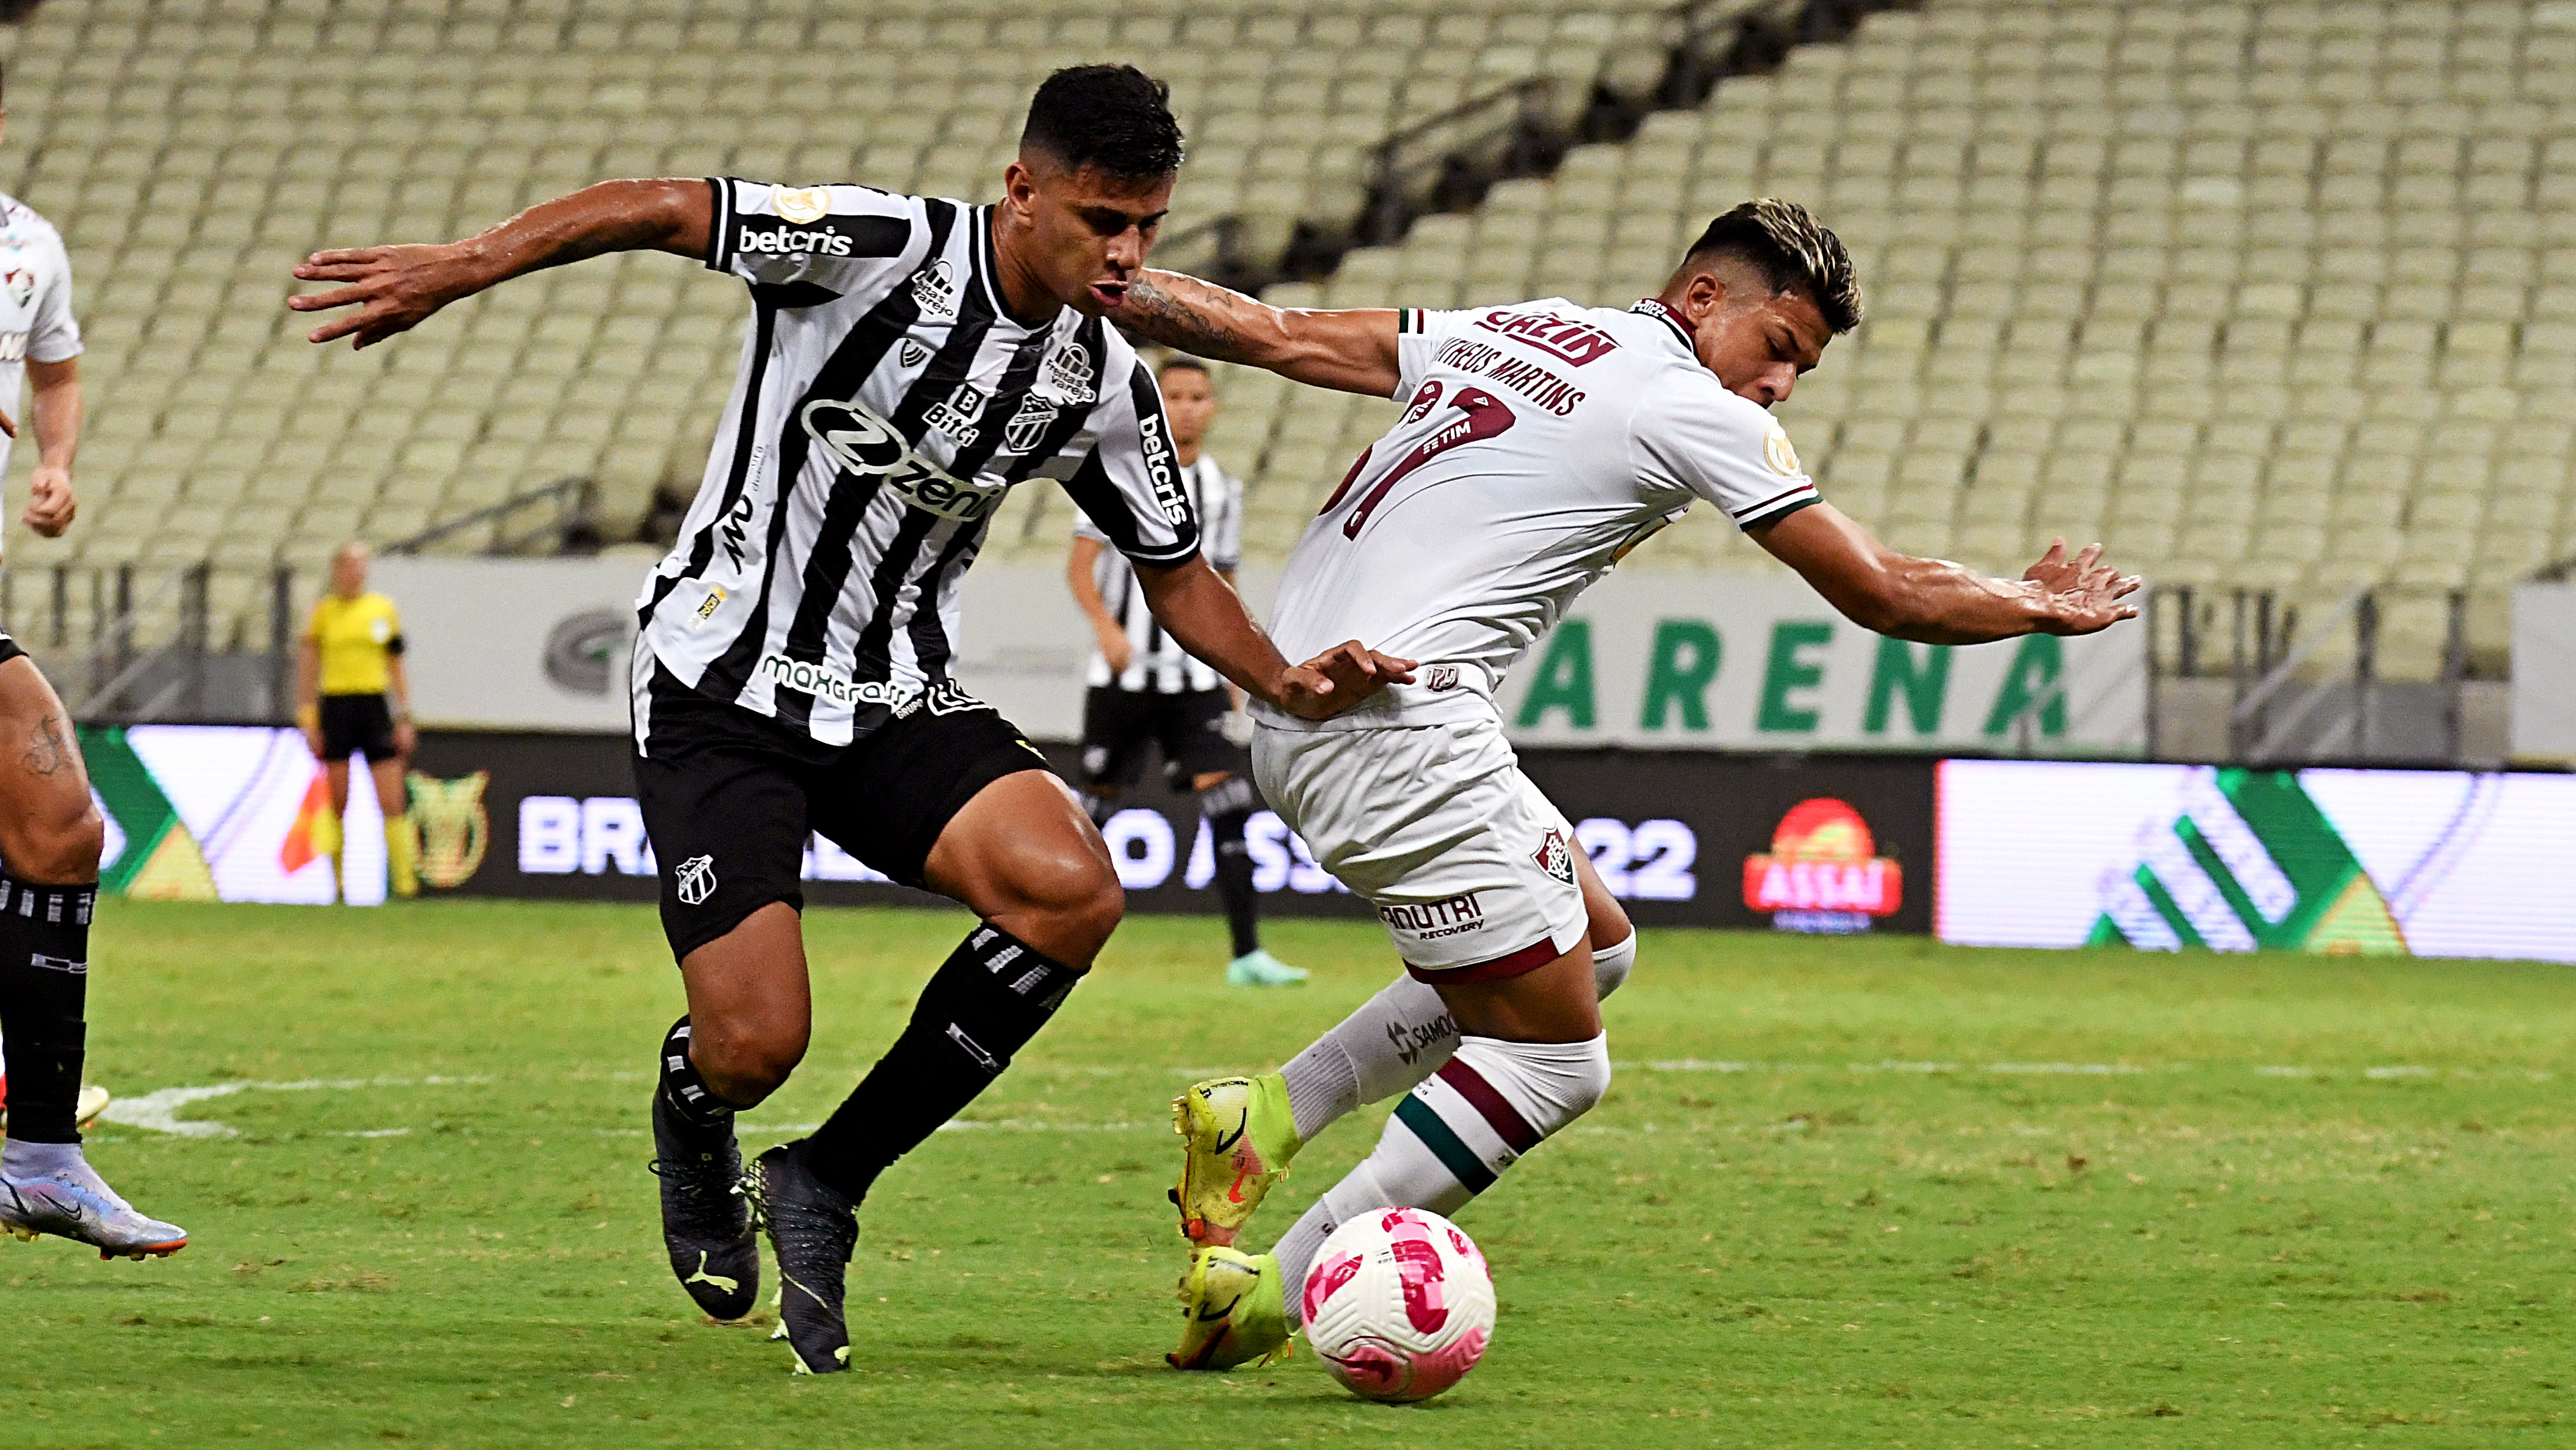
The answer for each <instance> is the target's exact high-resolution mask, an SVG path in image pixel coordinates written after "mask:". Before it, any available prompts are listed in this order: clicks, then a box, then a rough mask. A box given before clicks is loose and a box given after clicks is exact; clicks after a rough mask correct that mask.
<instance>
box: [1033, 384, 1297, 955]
mask: <svg viewBox="0 0 2576 1450" xmlns="http://www.w3.org/2000/svg"><path fill="white" fill-rule="evenodd" d="M1154 380H1155V381H1156V382H1157V383H1159V384H1160V385H1161V386H1162V392H1163V410H1164V413H1165V415H1166V416H1167V417H1169V418H1170V419H1171V423H1172V452H1173V455H1174V456H1175V458H1176V459H1177V460H1178V461H1179V463H1180V466H1181V480H1182V486H1183V487H1185V488H1187V489H1188V490H1189V495H1190V504H1191V507H1192V508H1194V509H1195V510H1196V511H1197V513H1198V516H1199V537H1200V539H1201V540H1202V541H1203V548H1204V552H1205V553H1206V554H1207V559H1208V563H1209V564H1210V565H1212V566H1213V567H1214V568H1215V569H1216V571H1217V573H1218V574H1220V575H1222V576H1224V578H1225V582H1227V583H1228V584H1231V583H1233V582H1234V570H1235V565H1236V564H1237V563H1238V562H1239V560H1240V558H1241V556H1242V552H1243V481H1242V480H1241V479H1238V478H1235V477H1232V476H1231V475H1229V474H1227V473H1226V471H1225V470H1224V469H1222V468H1219V467H1218V466H1217V462H1216V460H1215V459H1213V458H1210V457H1209V456H1207V454H1205V453H1203V452H1201V451H1200V444H1201V443H1202V442H1203V441H1205V439H1206V437H1207V429H1208V424H1209V423H1211V422H1212V421H1214V420H1215V418H1216V412H1217V398H1216V380H1215V379H1214V378H1213V377H1211V376H1210V375H1209V373H1208V368H1207V364H1205V363H1203V362H1200V361H1199V360H1198V359H1196V358H1194V357H1186V356H1182V357H1171V358H1167V359H1165V360H1164V361H1163V363H1162V365H1161V366H1160V367H1159V368H1157V369H1156V370H1155V378H1154ZM1108 543H1109V538H1108V536H1107V535H1105V534H1103V533H1102V532H1100V530H1099V528H1098V527H1096V526H1094V525H1093V524H1092V523H1091V522H1090V521H1089V520H1088V519H1085V520H1081V521H1078V522H1076V523H1075V525H1074V531H1073V555H1072V557H1071V559H1070V560H1068V561H1067V563H1066V565H1065V581H1066V583H1067V584H1068V585H1069V586H1071V588H1072V590H1073V598H1074V602H1075V603H1077V604H1079V605H1081V606H1082V612H1083V613H1084V614H1085V615H1086V616H1088V617H1089V618H1090V620H1091V628H1092V632H1093V633H1094V634H1096V635H1098V636H1099V643H1098V645H1097V647H1096V648H1094V649H1093V650H1092V654H1091V668H1090V686H1091V688H1090V689H1089V690H1088V691H1087V692H1086V693H1085V694H1084V696H1083V702H1082V808H1083V810H1084V811H1085V812H1086V813H1087V814H1089V815H1090V817H1091V819H1092V822H1093V823H1094V824H1095V825H1106V824H1108V821H1109V817H1110V815H1111V814H1112V813H1113V812H1115V811H1116V810H1117V809H1118V797H1119V795H1120V794H1121V793H1122V792H1124V791H1125V789H1126V788H1127V787H1128V786H1131V785H1134V784H1135V783H1136V781H1137V778H1138V777H1139V776H1141V775H1142V774H1143V773H1144V770H1145V752H1146V751H1147V749H1149V748H1155V747H1159V748H1160V749H1161V751H1162V755H1163V768H1164V769H1165V770H1166V771H1168V772H1170V774H1171V778H1172V786H1173V788H1174V789H1176V790H1177V789H1179V788H1180V787H1181V785H1182V784H1184V783H1186V784H1187V785H1188V786H1189V788H1190V789H1191V790H1193V791H1195V792H1197V793H1198V799H1199V814H1200V816H1201V817H1202V818H1204V819H1205V820H1206V822H1207V826H1206V830H1207V832H1208V834H1209V837H1210V839H1209V843H1208V844H1209V847H1210V849H1211V854H1212V855H1213V857H1214V864H1215V867H1216V885H1217V893H1218V895H1219V896H1221V897H1222V898H1223V899H1224V901H1225V919H1226V926H1227V928H1228V930H1230V931H1231V932H1232V933H1233V935H1234V954H1233V959H1232V960H1231V961H1229V962H1227V963H1226V967H1225V979H1226V981H1227V982H1229V983H1230V984H1232V985H1234V986H1238V987H1285V986H1293V985H1295V984H1296V983H1299V982H1302V981H1304V980H1306V973H1305V971H1304V970H1303V969H1302V968H1298V967H1292V966H1290V965H1288V964H1287V963H1286V962H1283V961H1281V960H1279V959H1278V958H1277V957H1274V956H1272V955H1271V954H1270V953H1268V952H1266V951H1264V950H1262V948H1261V920H1260V910H1261V907H1260V893H1258V892H1256V891H1254V890H1253V889H1252V857H1251V855H1250V853H1249V851H1248V850H1247V849H1246V847H1245V845H1244V840H1243V828H1244V824H1245V822H1246V821H1248V820H1249V819H1250V818H1251V816H1252V808H1253V806H1254V805H1256V804H1257V803H1258V798H1257V797H1256V796H1255V795H1254V794H1253V791H1252V760H1251V757H1250V756H1248V755H1246V754H1244V751H1243V746H1242V745H1241V744H1240V743H1238V742H1239V741H1240V740H1241V739H1242V736H1241V735H1238V734H1237V733H1235V730H1234V726H1235V724H1236V722H1237V721H1238V720H1239V719H1240V717H1239V716H1237V715H1236V714H1235V707H1236V695H1235V692H1234V691H1233V689H1231V688H1230V687H1229V686H1228V685H1227V684H1226V682H1225V679H1224V677H1223V676H1221V675H1219V674H1218V673H1217V672H1216V671H1214V670H1212V669H1209V668H1208V667H1207V666H1206V665H1204V664H1202V663H1200V662H1199V661H1197V660H1195V659H1192V658H1190V655H1189V652H1188V651H1186V650H1184V649H1182V648H1181V646H1180V644H1179V642H1178V641H1176V640H1174V639H1173V638H1172V637H1171V636H1170V635H1169V634H1167V633H1165V632H1164V630H1163V626H1162V624H1161V623H1160V622H1159V621H1157V620H1156V619H1155V618H1154V612H1153V611H1152V610H1151V609H1148V608H1147V607H1146V604H1145V594H1144V591H1143V590H1142V589H1141V588H1140V587H1138V585H1137V582H1136V571H1135V569H1134V568H1133V567H1131V566H1130V565H1129V564H1128V563H1127V561H1126V560H1125V559H1124V558H1123V557H1121V556H1119V555H1117V554H1115V553H1111V552H1108V550H1107V549H1106V547H1105V546H1106V545H1107V544H1108ZM1249 723H1250V722H1248V721H1246V722H1244V724H1245V725H1246V727H1247V728H1248V726H1249Z"/></svg>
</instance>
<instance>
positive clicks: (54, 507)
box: [13, 435, 80, 539]
mask: <svg viewBox="0 0 2576 1450" xmlns="http://www.w3.org/2000/svg"><path fill="white" fill-rule="evenodd" d="M13 436H14V435H13ZM79 512H80V502H79V501H78V500H77V499H74V498H73V497H72V471H71V470H70V469H68V468H63V467H59V466H57V465H53V464H38V465H37V466H36V471H35V472H34V473H33V474H31V475H29V477H28V479H27V511H26V512H25V513H23V514H20V515H19V516H18V517H19V520H20V522H22V523H24V524H26V526H27V527H28V528H31V529H34V530H35V531H36V532H37V533H39V534H42V535H43V536H45V537H46V538H48V539H58V538H61V537H62V533H63V530H65V529H68V528H70V527H71V526H72V517H73V515H75V514H78V513H79Z"/></svg>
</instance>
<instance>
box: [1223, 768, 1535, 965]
mask: <svg viewBox="0 0 2576 1450" xmlns="http://www.w3.org/2000/svg"><path fill="white" fill-rule="evenodd" d="M1252 762H1253V778H1254V780H1255V781H1256V782H1257V783H1258V784H1259V785H1260V787H1261V794H1262V796H1263V797H1264V798H1265V799H1267V800H1268V801H1269V802H1270V804H1271V806H1272V808H1273V809H1275V810H1277V811H1278V812H1279V815H1280V818H1281V819H1282V820H1285V821H1286V822H1287V823H1288V825H1289V826H1290V828H1291V829H1293V830H1295V831H1296V832H1297V834H1298V835H1299V836H1301V837H1303V838H1304V839H1305V842H1306V848H1307V849H1308V850H1309V851H1311V852H1313V853H1314V856H1315V860H1316V863H1317V864H1319V865H1321V866H1322V867H1323V868H1324V869H1325V870H1327V871H1330V872H1332V873H1333V875H1334V876H1336V877H1338V878H1340V880H1341V882H1342V884H1343V885H1345V886H1348V887H1349V888H1350V889H1351V890H1352V891H1354V892H1357V893H1358V894H1359V895H1360V896H1361V897H1363V898H1365V899H1366V900H1367V901H1368V903H1369V904H1370V905H1372V906H1374V907H1376V908H1377V914H1378V919H1379V920H1380V921H1382V922H1384V923H1385V924H1386V929H1387V934H1388V935H1389V936H1391V937H1393V938H1394V939H1395V947H1396V952H1397V953H1398V954H1399V955H1400V956H1402V957H1403V958H1404V964H1405V966H1406V967H1407V968H1408V969H1409V970H1410V971H1411V972H1412V973H1413V975H1415V976H1416V977H1420V978H1422V979H1423V980H1425V981H1438V980H1447V981H1470V982H1474V981H1491V980H1496V979H1499V978H1504V977H1514V976H1518V975H1520V974H1521V973H1523V972H1530V971H1535V970H1537V969H1538V968H1540V967H1543V966H1545V965H1547V964H1548V963H1549V962H1551V961H1554V960H1555V959H1556V958H1557V957H1559V956H1562V955H1564V954H1565V953H1566V952H1569V951H1572V950H1573V949H1574V945H1575V943H1577V942H1579V941H1581V940H1583V935H1584V930H1585V926H1586V915H1585V911H1584V906H1583V889H1582V887H1581V885H1580V884H1579V878H1578V877H1577V875H1576V872H1575V865H1574V853H1575V852H1576V851H1577V850H1579V849H1580V847H1578V846H1577V845H1576V844H1575V840H1574V829H1573V827H1571V826H1570V825H1568V824H1567V823H1566V820H1565V816H1564V814H1563V813H1561V812H1560V811H1558V810H1557V808H1556V807H1555V806H1554V805H1553V804H1551V803H1550V802H1549V801H1548V799H1547V797H1546V796H1544V795H1542V794H1540V792H1539V789H1538V787H1537V786H1536V785H1533V784H1532V783H1531V782H1530V779H1529V777H1527V776H1525V775H1523V774H1521V768H1520V761H1519V759H1518V757H1516V756H1514V755H1513V754H1512V747H1511V745H1510V743H1509V742H1507V741H1505V740H1504V739H1503V731H1502V726H1501V724H1500V723H1499V722H1496V721H1492V720H1480V721H1475V722H1470V723H1465V724H1450V725H1417V726H1401V727H1396V728H1391V729H1385V730H1312V731H1308V730H1279V729H1273V728H1269V727H1263V728H1262V729H1260V730H1259V731H1257V732H1256V733H1255V734H1254V736H1253V741H1252Z"/></svg>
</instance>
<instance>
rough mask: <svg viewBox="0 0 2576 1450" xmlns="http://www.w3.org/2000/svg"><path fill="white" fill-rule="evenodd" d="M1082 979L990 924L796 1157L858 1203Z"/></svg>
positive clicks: (962, 946)
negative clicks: (880, 1176)
mask: <svg viewBox="0 0 2576 1450" xmlns="http://www.w3.org/2000/svg"><path fill="white" fill-rule="evenodd" d="M1081 979H1082V974H1081V973H1080V972H1077V971H1075V970H1074V969H1073V968H1071V967H1068V966H1066V965H1064V964H1063V963H1061V962H1056V961H1050V960H1048V959H1047V958H1046V957H1044V956H1042V955H1040V954H1039V953H1038V951H1037V950H1036V949H1035V948H1034V947H1031V946H1029V945H1028V944H1027V943H1026V942H1023V941H1020V940H1019V939H1018V938H1016V937H1014V936H1012V935H1011V934H1010V933H1009V932H1006V931H1004V930H1002V929H1001V928H1000V927H998V926H994V925H992V924H991V923H989V922H988V923H985V924H983V925H981V926H978V927H976V928H975V930H974V931H973V932H971V933H969V934H968V935H967V937H966V940H965V941H963V942H961V943H959V944H958V947H957V950H955V951H953V952H951V953H949V954H948V960H947V961H945V962H942V963H941V964H940V967H939V970H938V971H937V972H936V973H934V974H933V975H932V976H931V978H930V985H929V986H927V987H924V988H922V990H921V1001H920V1002H919V1003H918V1004H917V1005H915V1006H914V1008H913V1009H912V1022H911V1024H910V1025H909V1026H907V1027H905V1028H904V1029H903V1036H901V1037H899V1038H897V1039H895V1044H894V1046H893V1047H891V1048H889V1049H887V1051H886V1055H885V1056H883V1057H881V1058H879V1059H877V1065H876V1066H875V1067H873V1068H870V1069H869V1070H868V1075H867V1078H866V1080H865V1081H862V1082H861V1083H860V1084H859V1086H858V1090H857V1091H856V1092H853V1093H851V1094H850V1096H849V1099H848V1100H847V1101H845V1102H843V1103H842V1104H841V1106H840V1107H839V1108H837V1109H835V1110H834V1111H833V1113H832V1116H831V1119H830V1121H828V1122H826V1123H824V1124H823V1126H822V1127H820V1128H817V1129H815V1130H814V1136H813V1137H811V1138H808V1139H806V1140H805V1145H804V1147H803V1148H802V1149H801V1150H800V1152H801V1153H802V1156H803V1157H804V1160H805V1165H806V1167H807V1168H809V1169H811V1170H812V1171H813V1174H814V1176H815V1177H817V1178H819V1179H821V1180H823V1182H824V1183H825V1184H827V1185H829V1186H830V1187H831V1188H833V1189H834V1190H836V1191H837V1192H839V1193H841V1194H842V1195H843V1196H844V1197H847V1198H848V1199H849V1200H850V1201H851V1202H853V1203H855V1202H857V1201H859V1200H860V1199H863V1198H865V1197H867V1194H868V1186H869V1185H870V1184H872V1183H874V1182H876V1177H877V1175H878V1174H880V1173H882V1172H884V1171H885V1169H886V1165H888V1164H890V1163H892V1162H894V1160H896V1159H897V1158H900V1157H902V1156H903V1155H904V1154H906V1153H909V1152H911V1151H912V1149H913V1147H914V1146H915V1145H916V1144H918V1143H920V1142H921V1140H922V1139H924V1138H927V1137H929V1136H930V1135H931V1134H932V1133H933V1132H934V1131H936V1130H937V1129H938V1127H939V1125H940V1124H942V1123H944V1122H947V1121H948V1120H949V1119H951V1118H953V1117H955V1116H957V1114H958V1113H959V1112H960V1111H961V1110H962V1109H964V1108H965V1106H966V1105H967V1104H968V1103H971V1102H973V1101H974V1100H975V1097H976V1095H977V1094H979V1093H981V1092H983V1091H984V1089H985V1087H986V1086H987V1085H988V1084H990V1083H991V1082H992V1081H993V1079H995V1078H997V1077H1000V1076H1001V1075H1002V1069H1004V1068H1006V1067H1009V1066H1010V1065H1011V1055H1012V1054H1013V1053H1016V1052H1018V1051H1019V1050H1020V1049H1021V1048H1022V1047H1024V1046H1026V1045H1027V1044H1028V1040H1029V1039H1030V1038H1032V1037H1035V1036H1037V1034H1038V1029H1039V1028H1041V1027H1044V1026H1045V1025H1046V1023H1047V1019H1048V1018H1050V1017H1052V1016H1054V1015H1055V1009H1056V1008H1057V1007H1059V1006H1061V1005H1063V1003H1064V999H1065V996H1066V994H1067V993H1070V992H1071V991H1072V990H1073V984H1074V983H1076V982H1078V981H1080V980H1081Z"/></svg>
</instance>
